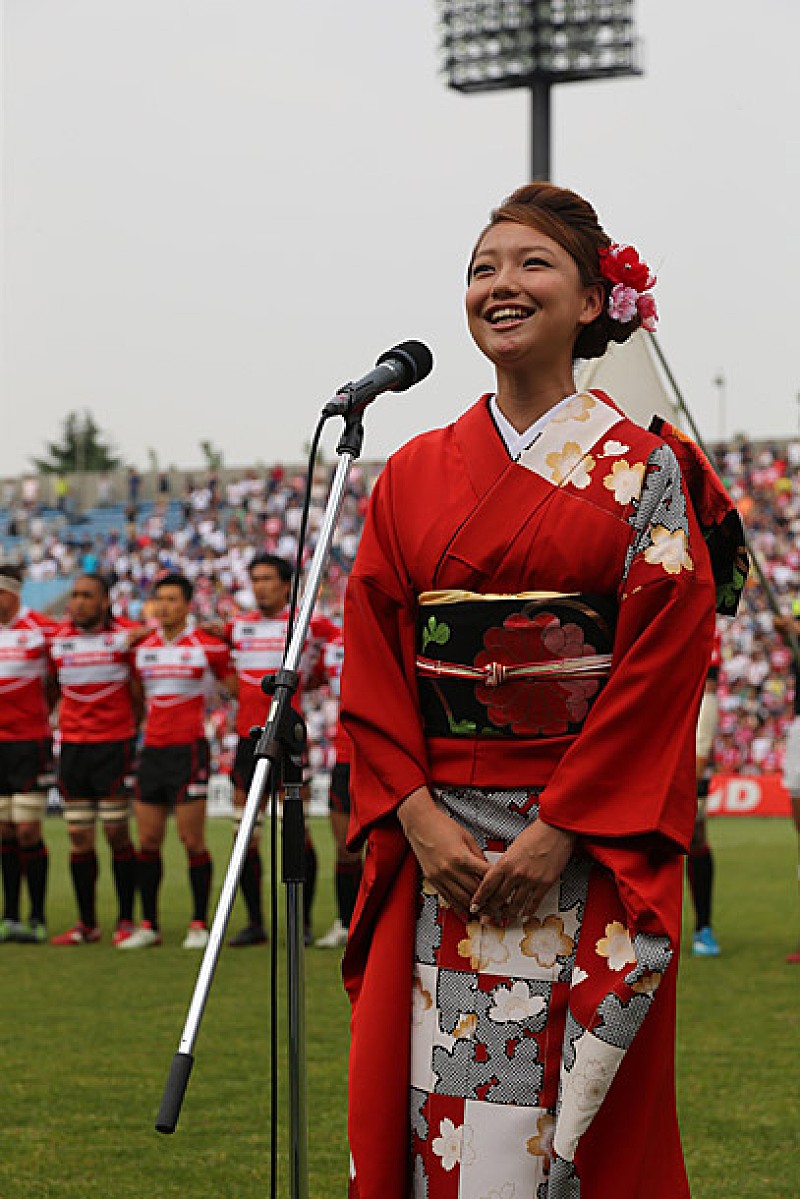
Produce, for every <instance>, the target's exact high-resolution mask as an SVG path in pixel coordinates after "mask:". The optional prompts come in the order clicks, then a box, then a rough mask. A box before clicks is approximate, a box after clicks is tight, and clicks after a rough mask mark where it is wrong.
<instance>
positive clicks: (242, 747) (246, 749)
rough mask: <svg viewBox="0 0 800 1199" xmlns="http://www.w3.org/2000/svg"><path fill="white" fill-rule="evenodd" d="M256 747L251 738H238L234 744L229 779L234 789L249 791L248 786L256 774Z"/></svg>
mask: <svg viewBox="0 0 800 1199" xmlns="http://www.w3.org/2000/svg"><path fill="white" fill-rule="evenodd" d="M257 745H258V742H257V741H254V740H253V738H252V737H240V738H239V740H238V741H237V742H236V753H235V754H234V758H233V770H232V771H231V778H232V779H233V785H234V787H240V788H241V789H242V791H249V790H250V784H251V783H252V781H253V775H254V774H255V772H256V746H257Z"/></svg>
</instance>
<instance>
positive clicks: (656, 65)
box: [0, 0, 800, 474]
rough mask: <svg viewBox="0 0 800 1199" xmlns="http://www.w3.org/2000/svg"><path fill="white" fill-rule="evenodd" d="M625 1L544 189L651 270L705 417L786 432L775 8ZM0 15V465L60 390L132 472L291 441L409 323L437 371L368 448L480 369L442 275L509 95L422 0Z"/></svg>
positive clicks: (781, 136)
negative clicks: (479, 69)
mask: <svg viewBox="0 0 800 1199" xmlns="http://www.w3.org/2000/svg"><path fill="white" fill-rule="evenodd" d="M0 2H2V0H0ZM637 9H638V26H639V34H640V36H641V38H642V41H643V49H644V65H645V74H644V76H643V77H642V78H638V79H624V80H612V81H608V82H601V83H592V84H587V83H581V84H569V85H565V86H561V87H559V88H558V89H556V91H555V93H554V97H553V172H552V174H553V178H554V180H555V182H557V183H560V184H563V185H566V186H569V187H574V188H575V189H576V190H578V191H580V192H582V193H583V194H585V195H587V196H588V197H589V198H590V199H591V200H592V201H593V202H594V204H595V206H596V208H597V209H598V212H599V214H600V217H601V220H602V221H603V223H604V225H605V227H606V229H607V230H608V232H609V233H610V235H611V236H612V237H613V238H614V239H616V240H618V241H625V242H633V243H634V244H636V245H637V246H638V247H639V249H640V250H641V252H642V254H643V255H644V256H645V257H646V258H647V259H648V261H649V262H650V263H651V265H652V266H653V267H654V269H655V270H656V271H657V272H658V275H659V283H658V287H657V289H656V296H657V299H658V303H659V307H660V310H661V325H660V331H659V337H660V343H661V346H662V348H663V350H664V351H665V353H666V355H667V357H668V358H669V360H670V363H671V366H672V369H673V371H674V373H675V375H676V377H677V379H678V381H679V383H680V385H681V388H682V389H683V392H684V394H685V396H686V399H687V401H688V402H689V405H690V407H691V408H692V410H693V412H694V414H695V416H696V418H697V420H698V422H699V425H700V428H701V431H702V432H703V433H704V435H705V436H707V437H716V436H717V435H718V434H719V432H720V430H721V428H722V425H723V423H724V426H725V430H726V432H727V433H731V432H733V431H737V430H745V431H747V432H749V433H751V434H753V435H772V434H788V433H792V432H794V431H796V430H797V428H798V413H799V412H800V407H799V405H798V398H797V397H798V392H800V363H799V362H798V354H797V349H796V345H797V342H798V336H799V334H798V300H797V291H796V288H795V280H797V279H798V278H800V237H799V236H798V231H797V224H798V196H799V195H800V124H799V123H798V112H800V72H799V71H798V69H797V48H798V45H800V4H798V2H797V0H761V3H760V4H759V5H757V6H756V5H751V4H745V3H744V0H700V2H698V0H639V4H638V6H637ZM2 13H3V25H2V35H3V87H2V101H3V140H2V268H3V289H2V416H3V422H2V427H3V436H2V438H1V439H0V474H8V473H13V472H18V471H21V470H23V469H25V468H26V466H27V463H28V458H29V456H30V455H32V454H36V453H38V452H39V451H40V450H41V449H42V446H43V443H44V441H45V440H46V439H48V438H50V437H53V436H55V435H56V433H57V431H58V428H59V425H60V422H61V420H62V418H63V417H64V415H65V414H66V413H67V412H68V411H69V410H71V409H83V408H88V409H90V410H91V411H92V412H93V414H94V415H95V417H96V418H97V420H98V421H99V423H100V425H101V426H102V428H103V429H104V430H105V431H106V432H107V433H108V434H109V435H110V437H111V438H112V439H113V441H114V443H115V444H116V446H117V448H118V450H119V452H120V453H121V454H122V455H123V457H124V458H125V459H127V460H128V461H132V462H135V463H137V464H138V465H140V466H142V467H144V466H146V465H147V461H148V447H152V448H153V449H154V450H155V451H156V452H157V454H158V457H159V459H160V462H161V463H162V465H167V464H169V463H175V464H177V465H183V466H197V465H198V464H200V463H201V462H202V456H201V453H200V450H199V442H200V441H201V440H202V439H204V438H210V439H211V440H212V442H214V444H215V445H216V446H218V447H219V448H220V449H221V450H222V451H223V453H224V455H225V460H226V463H228V464H230V465H237V464H246V463H250V462H253V461H257V460H261V461H271V460H274V459H276V458H284V459H294V460H296V459H298V458H299V457H300V456H301V454H302V448H303V445H304V443H305V442H306V441H307V440H308V439H309V437H310V435H311V432H312V430H313V427H314V424H315V421H316V417H317V415H318V413H319V410H320V408H321V407H322V405H323V403H324V402H325V400H326V399H327V398H328V397H329V396H330V395H331V394H332V393H333V392H334V391H335V390H336V388H337V386H338V385H339V384H341V383H343V382H345V381H346V380H347V379H349V378H352V377H354V376H359V375H361V374H363V373H365V372H366V371H367V370H369V369H370V367H371V366H372V364H373V363H374V361H375V358H376V357H377V355H378V354H379V353H381V352H382V351H383V350H385V349H387V348H388V347H390V346H391V345H393V344H395V343H396V342H398V341H402V340H405V339H407V338H418V339H419V340H422V341H424V342H426V343H427V344H429V345H430V347H431V348H432V350H433V353H434V356H435V359H436V366H435V368H434V372H433V374H432V375H431V377H430V379H429V380H428V381H427V382H425V383H423V384H420V385H419V386H418V387H416V388H414V389H412V390H411V391H409V392H407V393H406V394H405V395H404V396H386V397H382V398H381V399H380V400H379V401H378V402H377V403H376V404H375V405H373V407H372V408H371V409H370V411H369V414H368V417H367V436H366V445H365V456H366V457H379V456H383V455H385V454H386V453H388V452H390V451H391V450H393V449H394V448H396V446H398V445H399V444H401V443H402V442H403V441H405V440H407V439H408V438H409V437H411V436H413V435H414V434H415V433H416V432H418V431H419V430H421V429H425V428H429V427H432V426H434V425H439V424H441V423H444V422H446V421H448V420H450V419H451V418H452V417H453V416H455V415H456V414H457V413H458V412H459V411H461V410H462V409H463V408H464V407H466V405H467V404H469V403H470V402H471V401H472V400H473V398H475V397H476V396H477V395H478V394H479V393H480V392H481V391H482V390H487V389H489V387H490V386H491V370H490V368H489V367H488V365H487V364H486V363H485V362H484V361H483V360H482V359H481V357H480V356H479V355H478V353H477V351H476V350H475V349H474V347H472V345H471V342H470V340H469V337H468V335H467V332H466V328H465V322H464V317H463V279H464V267H465V263H466V259H467V256H468V254H469V251H470V248H471V246H472V242H473V240H474V237H475V234H476V233H477V232H478V231H479V229H480V228H481V227H482V226H483V224H484V223H485V220H486V218H487V215H488V212H489V209H490V208H491V207H492V206H493V205H495V204H496V203H497V202H498V201H499V200H500V199H501V198H502V197H503V196H504V195H506V194H507V193H508V192H509V191H511V190H512V189H513V188H514V187H516V186H517V185H519V184H520V183H522V182H525V181H526V179H527V176H528V171H529V164H530V151H529V137H530V133H529V128H530V126H529V100H528V94H527V92H525V91H513V92H504V93H498V94H494V95H482V96H480V95H478V96H464V95H461V94H459V93H457V92H453V91H451V90H449V89H448V88H447V87H446V85H445V83H444V80H443V79H442V77H441V75H440V74H439V61H440V56H439V46H438V36H439V35H438V31H437V10H436V5H435V3H434V0H304V2H302V3H300V2H296V3H288V2H287V3H283V4H279V3H277V2H275V0H272V2H265V0H4V3H3V7H2ZM720 375H721V376H722V377H723V378H724V380H725V384H724V388H720V387H719V386H717V385H715V383H714V380H715V378H717V377H719V376H720ZM723 400H724V403H723V402H721V401H723ZM335 440H336V436H335V434H334V433H333V432H332V433H331V434H330V435H329V437H328V439H327V441H326V445H327V447H328V449H329V451H331V450H332V448H333V446H334V445H335Z"/></svg>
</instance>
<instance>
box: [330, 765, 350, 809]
mask: <svg viewBox="0 0 800 1199" xmlns="http://www.w3.org/2000/svg"><path fill="white" fill-rule="evenodd" d="M328 802H329V804H330V807H331V811H332V812H341V813H342V814H343V815H344V816H349V815H350V763H349V762H337V763H336V765H335V766H334V768H333V770H332V771H331V784H330V788H329V790H328Z"/></svg>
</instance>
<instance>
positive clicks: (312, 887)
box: [303, 833, 317, 933]
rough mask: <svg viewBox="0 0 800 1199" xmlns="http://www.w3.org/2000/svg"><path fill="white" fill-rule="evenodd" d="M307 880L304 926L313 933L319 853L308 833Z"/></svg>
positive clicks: (304, 889)
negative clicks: (312, 913) (312, 910)
mask: <svg viewBox="0 0 800 1199" xmlns="http://www.w3.org/2000/svg"><path fill="white" fill-rule="evenodd" d="M304 857H305V867H306V880H305V886H304V887H303V925H304V927H305V930H306V932H307V933H310V932H311V909H312V908H313V906H314V895H315V893H316V890H317V851H316V849H315V848H314V843H313V841H312V840H311V838H310V837H309V835H308V833H306V843H305V846H304Z"/></svg>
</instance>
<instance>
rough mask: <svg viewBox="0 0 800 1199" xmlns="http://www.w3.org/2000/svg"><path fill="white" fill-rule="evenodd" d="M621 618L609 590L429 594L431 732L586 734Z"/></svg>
mask: <svg viewBox="0 0 800 1199" xmlns="http://www.w3.org/2000/svg"><path fill="white" fill-rule="evenodd" d="M616 615H617V605H616V600H614V599H613V598H610V597H607V596H596V595H562V594H558V593H553V592H529V593H527V594H523V595H486V596H483V595H476V594H475V593H474V592H469V591H427V592H425V593H423V594H422V595H420V597H419V615H418V618H417V682H418V686H419V698H420V705H421V709H422V717H423V724H424V730H425V736H426V737H451V738H452V737H468V738H483V737H492V738H509V739H520V740H526V741H528V740H531V739H540V738H546V737H563V736H565V735H569V734H575V733H578V732H580V730H581V728H582V727H583V723H584V721H585V720H586V717H587V715H588V713H589V711H590V710H591V707H592V704H593V703H594V702H595V700H596V699H597V696H598V695H599V694H600V692H601V690H602V688H603V686H604V685H605V682H606V680H607V678H608V673H609V670H610V668H611V651H612V648H613V644H614V626H615V623H616Z"/></svg>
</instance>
